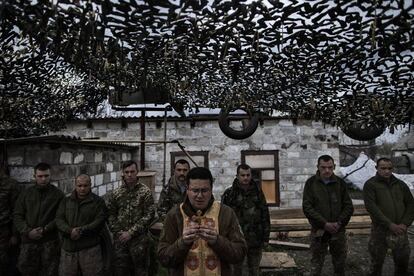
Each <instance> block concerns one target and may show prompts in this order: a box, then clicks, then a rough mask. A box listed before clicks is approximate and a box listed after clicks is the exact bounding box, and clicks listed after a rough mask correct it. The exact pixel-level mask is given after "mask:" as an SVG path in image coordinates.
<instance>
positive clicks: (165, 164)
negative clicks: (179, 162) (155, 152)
mask: <svg viewBox="0 0 414 276" xmlns="http://www.w3.org/2000/svg"><path fill="white" fill-rule="evenodd" d="M166 170H167V108H165V109H164V169H163V172H162V185H163V187H165V185H166V182H167V177H166Z"/></svg>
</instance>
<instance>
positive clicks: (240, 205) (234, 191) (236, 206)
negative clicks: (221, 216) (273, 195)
mask: <svg viewBox="0 0 414 276" xmlns="http://www.w3.org/2000/svg"><path fill="white" fill-rule="evenodd" d="M221 202H222V203H223V204H225V205H227V206H230V207H231V208H233V210H234V212H235V213H236V215H237V218H238V220H239V223H240V226H241V228H242V231H243V234H244V237H245V239H246V242H247V246H248V250H247V256H246V258H245V260H244V262H243V263H242V264H239V265H235V266H234V272H233V273H234V275H239V276H241V275H242V273H243V271H245V272H247V271H248V272H249V275H259V265H260V260H261V258H262V249H263V245H264V244H265V243H268V242H269V235H270V216H269V209H268V206H267V203H266V199H265V196H264V194H263V192H262V190H261V188H260V187H259V186H258V185H257V184H256V183H255V182H254V181H251V182H250V185H249V188H248V189H247V190H244V189H242V188H241V187H240V184H239V181H238V179H237V178H236V179H235V180H234V182H233V185H232V187H230V188H228V189H227V190H226V191H225V192H224V194H223V195H222V197H221ZM243 264H244V267H248V269H247V268H243Z"/></svg>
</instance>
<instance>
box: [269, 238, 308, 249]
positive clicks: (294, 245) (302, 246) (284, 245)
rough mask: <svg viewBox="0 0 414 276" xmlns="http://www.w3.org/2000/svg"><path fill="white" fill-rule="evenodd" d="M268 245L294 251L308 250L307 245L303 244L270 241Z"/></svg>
mask: <svg viewBox="0 0 414 276" xmlns="http://www.w3.org/2000/svg"><path fill="white" fill-rule="evenodd" d="M269 244H270V245H273V246H276V247H282V248H287V249H295V250H308V249H309V248H310V245H309V244H305V243H297V242H287V241H275V240H270V241H269Z"/></svg>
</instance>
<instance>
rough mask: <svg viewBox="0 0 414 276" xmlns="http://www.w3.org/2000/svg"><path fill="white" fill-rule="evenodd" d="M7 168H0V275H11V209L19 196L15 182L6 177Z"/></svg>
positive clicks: (13, 240)
mask: <svg viewBox="0 0 414 276" xmlns="http://www.w3.org/2000/svg"><path fill="white" fill-rule="evenodd" d="M6 172H7V168H6V167H0V275H8V274H9V273H11V271H10V269H11V266H12V258H11V252H10V251H11V250H10V249H11V247H12V246H16V244H17V237H16V235H15V234H16V233H14V231H13V227H12V226H13V208H14V204H15V202H16V199H17V196H18V195H19V189H18V184H17V181H15V180H14V179H12V178H10V177H9V176H8V175H7V173H6Z"/></svg>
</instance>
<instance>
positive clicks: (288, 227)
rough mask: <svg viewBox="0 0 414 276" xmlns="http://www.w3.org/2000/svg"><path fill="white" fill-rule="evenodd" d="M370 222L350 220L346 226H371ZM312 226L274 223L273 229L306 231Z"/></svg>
mask: <svg viewBox="0 0 414 276" xmlns="http://www.w3.org/2000/svg"><path fill="white" fill-rule="evenodd" d="M370 227H371V223H370V222H359V221H357V222H350V223H349V224H348V225H347V227H346V228H348V229H364V228H370ZM310 229H311V226H310V224H309V223H301V224H272V225H271V231H275V232H289V231H304V230H310Z"/></svg>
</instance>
